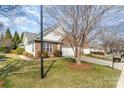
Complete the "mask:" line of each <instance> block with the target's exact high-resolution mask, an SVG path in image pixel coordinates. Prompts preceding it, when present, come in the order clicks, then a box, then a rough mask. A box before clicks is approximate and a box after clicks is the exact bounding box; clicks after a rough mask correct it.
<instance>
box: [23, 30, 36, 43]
mask: <svg viewBox="0 0 124 93" xmlns="http://www.w3.org/2000/svg"><path fill="white" fill-rule="evenodd" d="M36 36H37V34H36V33H31V32H24V37H23V38H26V39H27V41H28V42H30V41H32V40H33V39H34V38H35V37H36Z"/></svg>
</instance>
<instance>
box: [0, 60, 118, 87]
mask: <svg viewBox="0 0 124 93" xmlns="http://www.w3.org/2000/svg"><path fill="white" fill-rule="evenodd" d="M71 62H73V61H72V60H71V59H70V58H59V59H55V60H54V61H53V60H48V61H45V62H44V68H45V72H46V71H47V70H48V68H49V67H50V65H51V64H52V65H51V69H50V70H49V72H48V73H47V75H46V76H45V78H44V79H40V62H38V61H35V60H32V61H24V60H20V59H9V60H8V61H7V62H5V63H4V65H3V64H1V63H0V65H3V66H2V67H1V68H0V80H3V81H4V85H3V87H9V88H11V87H14V88H15V87H17V88H33V87H36V88H37V87H38V88H39V87H42V88H48V87H49V88H50V87H52V88H54V87H55V88H58V87H59V88H61V87H71V88H72V87H73V88H74V87H76V88H84V87H85V88H86V87H97V88H98V87H104V88H105V87H116V83H117V80H118V79H119V76H120V71H119V70H115V69H112V68H109V67H105V66H100V65H95V64H92V65H93V69H91V70H76V69H71V68H69V67H68V64H70V63H71ZM86 64H89V63H86Z"/></svg>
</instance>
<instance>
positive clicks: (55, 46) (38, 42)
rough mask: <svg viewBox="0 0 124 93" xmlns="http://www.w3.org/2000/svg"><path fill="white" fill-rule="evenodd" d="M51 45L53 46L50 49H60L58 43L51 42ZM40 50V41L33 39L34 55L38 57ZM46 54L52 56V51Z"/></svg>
mask: <svg viewBox="0 0 124 93" xmlns="http://www.w3.org/2000/svg"><path fill="white" fill-rule="evenodd" d="M46 43H47V42H46ZM52 46H53V48H52V51H54V50H61V44H59V43H52ZM40 51H41V42H40V41H38V40H37V41H36V40H35V57H38V55H39V52H40ZM48 55H49V56H53V55H52V52H48Z"/></svg>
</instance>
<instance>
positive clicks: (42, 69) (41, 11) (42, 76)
mask: <svg viewBox="0 0 124 93" xmlns="http://www.w3.org/2000/svg"><path fill="white" fill-rule="evenodd" d="M40 17H41V20H40V30H41V79H43V78H44V67H43V6H42V5H41V6H40Z"/></svg>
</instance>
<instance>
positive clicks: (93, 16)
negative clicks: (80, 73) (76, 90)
mask: <svg viewBox="0 0 124 93" xmlns="http://www.w3.org/2000/svg"><path fill="white" fill-rule="evenodd" d="M121 8H122V7H121V6H91V5H85V6H51V7H48V6H46V7H45V8H44V11H46V12H45V13H44V14H45V15H44V17H46V16H48V17H51V22H50V19H49V22H46V23H47V24H51V23H52V24H53V23H57V24H59V25H61V26H62V29H63V31H64V32H65V33H66V35H67V38H68V43H69V44H70V46H71V48H72V49H73V52H74V56H75V58H76V63H77V64H80V63H81V60H80V59H81V55H82V50H83V48H84V45H85V42H87V39H89V38H90V39H91V37H92V36H94V35H95V34H97V33H98V31H100V25H101V24H104V22H105V21H107V20H111V19H113V18H115V17H117V14H118V13H119V12H120V10H121ZM110 14H111V15H110ZM112 15H113V17H112ZM115 15H116V16H115ZM44 25H45V22H44ZM102 26H103V25H102ZM91 33H92V34H94V35H91Z"/></svg>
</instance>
